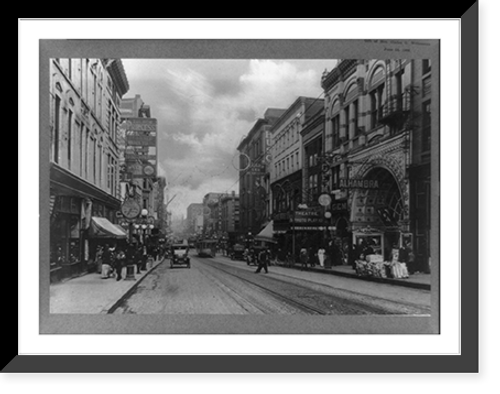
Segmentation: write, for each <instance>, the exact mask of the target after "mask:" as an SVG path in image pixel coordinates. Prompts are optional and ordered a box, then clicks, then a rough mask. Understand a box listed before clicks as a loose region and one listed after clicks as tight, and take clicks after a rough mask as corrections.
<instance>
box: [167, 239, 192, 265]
mask: <svg viewBox="0 0 500 394" xmlns="http://www.w3.org/2000/svg"><path fill="white" fill-rule="evenodd" d="M175 266H184V267H187V268H191V259H190V258H189V245H188V244H173V245H172V247H171V253H170V268H174V267H175Z"/></svg>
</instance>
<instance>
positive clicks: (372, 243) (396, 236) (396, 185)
mask: <svg viewBox="0 0 500 394" xmlns="http://www.w3.org/2000/svg"><path fill="white" fill-rule="evenodd" d="M344 187H346V188H350V189H351V193H352V196H351V214H350V218H351V233H352V249H351V252H352V253H353V256H352V258H351V261H352V259H353V258H354V260H360V259H361V260H363V259H364V258H365V257H366V256H367V255H378V256H380V257H379V258H378V260H380V261H382V262H388V261H392V260H393V259H394V254H395V253H396V251H399V250H400V249H402V248H403V247H409V248H411V247H412V244H413V237H412V233H411V232H410V226H409V223H410V221H409V215H408V212H409V209H408V186H407V182H406V181H405V180H404V179H403V178H399V177H398V176H395V175H394V173H393V171H391V170H390V169H388V168H386V167H382V166H372V167H371V168H370V169H369V170H368V171H366V172H365V175H364V176H363V177H362V178H358V179H354V180H350V182H344Z"/></svg>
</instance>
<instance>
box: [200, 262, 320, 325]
mask: <svg viewBox="0 0 500 394" xmlns="http://www.w3.org/2000/svg"><path fill="white" fill-rule="evenodd" d="M212 263H213V262H212ZM210 267H211V268H214V269H217V270H219V271H221V272H224V273H225V274H228V275H231V276H232V277H235V278H237V279H239V280H241V281H242V282H245V283H247V284H250V285H252V286H253V287H257V288H259V289H260V290H264V291H265V292H266V293H268V294H271V295H272V296H273V297H274V298H277V299H279V300H280V301H282V302H285V303H286V304H287V305H291V306H293V307H294V308H297V309H299V310H301V311H302V312H306V313H308V314H311V312H312V314H319V315H325V314H326V312H324V311H323V310H320V309H318V308H315V307H312V306H310V305H306V304H304V303H301V302H298V301H296V300H294V299H292V298H289V297H286V296H284V295H282V294H280V293H278V292H275V291H273V290H270V289H269V288H267V287H264V286H262V285H259V284H257V283H255V282H253V281H251V280H249V279H246V278H242V277H241V276H238V275H236V274H233V273H231V272H228V271H226V270H224V269H221V268H220V267H217V266H214V265H213V264H210ZM202 270H203V271H206V270H205V269H202ZM210 275H211V274H210ZM211 276H212V277H213V275H211ZM224 286H225V285H224ZM225 287H227V286H225ZM229 289H230V288H229ZM230 290H231V291H232V292H234V293H235V294H238V293H237V292H236V291H235V290H233V289H230ZM239 296H240V297H241V295H239ZM243 299H245V300H246V298H243ZM246 301H247V300H246ZM251 304H252V306H254V307H256V308H257V309H259V310H261V311H262V312H263V313H269V312H270V311H269V309H266V310H264V309H263V308H262V307H261V306H258V305H256V304H253V303H251ZM240 305H241V304H240ZM241 306H242V307H243V305H241Z"/></svg>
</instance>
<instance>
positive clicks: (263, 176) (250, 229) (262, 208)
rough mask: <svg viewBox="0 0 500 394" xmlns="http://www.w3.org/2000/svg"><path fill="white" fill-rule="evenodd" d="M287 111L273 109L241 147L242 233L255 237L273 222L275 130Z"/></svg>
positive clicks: (258, 123) (253, 128)
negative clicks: (271, 188) (271, 184)
mask: <svg viewBox="0 0 500 394" xmlns="http://www.w3.org/2000/svg"><path fill="white" fill-rule="evenodd" d="M284 112H285V110H284V109H277V108H270V109H268V110H267V111H266V112H265V114H264V117H263V118H260V119H258V120H257V121H256V122H255V124H254V126H253V127H252V129H251V130H250V131H249V133H248V134H247V136H246V137H245V138H244V139H243V141H241V143H240V144H239V146H238V148H237V149H238V151H239V152H240V169H241V171H240V192H239V194H240V218H239V227H240V229H241V231H242V232H245V233H252V234H253V235H255V234H256V233H257V232H259V231H260V230H261V228H262V227H263V226H264V225H265V224H266V223H267V221H268V220H269V214H270V207H269V173H270V169H269V165H270V163H271V161H272V152H271V151H270V149H271V144H272V136H271V127H272V125H273V124H274V123H275V122H276V121H277V120H278V118H279V117H280V116H281V115H282V114H283V113H284Z"/></svg>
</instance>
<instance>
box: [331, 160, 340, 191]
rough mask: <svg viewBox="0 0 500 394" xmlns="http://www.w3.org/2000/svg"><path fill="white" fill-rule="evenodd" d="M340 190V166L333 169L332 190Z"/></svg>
mask: <svg viewBox="0 0 500 394" xmlns="http://www.w3.org/2000/svg"><path fill="white" fill-rule="evenodd" d="M339 188H340V166H335V167H332V189H339Z"/></svg>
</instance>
